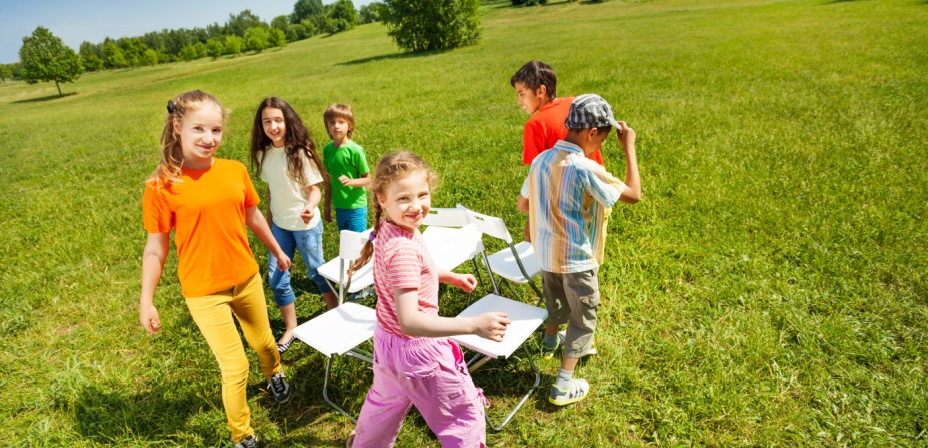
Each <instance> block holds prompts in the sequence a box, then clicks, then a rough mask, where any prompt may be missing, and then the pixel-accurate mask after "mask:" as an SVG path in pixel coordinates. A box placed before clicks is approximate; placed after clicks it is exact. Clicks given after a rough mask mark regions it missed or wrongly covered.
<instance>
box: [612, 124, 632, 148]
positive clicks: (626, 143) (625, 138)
mask: <svg viewBox="0 0 928 448" xmlns="http://www.w3.org/2000/svg"><path fill="white" fill-rule="evenodd" d="M618 123H619V124H620V125H622V129H619V130H618V131H617V132H616V133H615V138H616V139H618V140H619V144H620V145H622V149H624V150H626V151H628V149H629V148H632V149H634V148H635V136H636V135H637V134H635V130H634V129H632V128H630V127H628V125H627V124H625V122H624V121H619V122H618Z"/></svg>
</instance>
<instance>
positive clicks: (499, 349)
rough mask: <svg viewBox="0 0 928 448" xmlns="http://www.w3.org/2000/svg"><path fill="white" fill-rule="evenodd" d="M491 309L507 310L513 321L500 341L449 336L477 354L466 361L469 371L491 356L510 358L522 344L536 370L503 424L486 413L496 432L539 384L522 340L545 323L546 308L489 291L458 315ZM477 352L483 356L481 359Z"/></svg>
mask: <svg viewBox="0 0 928 448" xmlns="http://www.w3.org/2000/svg"><path fill="white" fill-rule="evenodd" d="M490 311H499V312H503V313H506V314H508V315H509V319H510V320H511V321H512V323H511V324H509V326H508V327H506V334H505V335H504V336H503V340H502V341H501V342H496V341H491V340H489V339H484V338H481V337H479V336H476V335H472V334H469V335H461V336H452V337H451V339H452V340H454V341H455V342H457V343H458V344H460V345H462V346H464V347H467V348H469V349H471V350H474V351H476V352H477V353H479V355H478V356H477V357H475V358H473V359H471V361H470V362H468V369H469V370H470V371H471V372H474V371H476V370H477V369H479V368H480V366H482V365H483V364H484V363H486V362H487V361H489V360H491V359H497V358H509V357H510V356H511V355H512V354H513V353H514V352H515V351H516V350H517V349H518V348H519V347H522V351H523V352H524V353H525V358H526V359H528V362H529V364H531V366H532V371H533V372H534V373H535V383H534V384H532V387H530V388H529V389H528V391H527V392H526V393H525V395H523V396H522V399H521V400H519V402H518V403H517V404H516V406H515V407H514V408H513V409H512V410H511V411H509V413H508V414H507V415H506V417H505V418H504V419H503V421H502V423H500V424H499V425H495V424H494V423H493V421H492V420H490V415H489V414H486V420H487V425H489V426H490V427H491V428H493V429H494V430H495V431H499V430H501V429H503V427H504V426H506V424H508V423H509V421H510V420H512V417H513V416H514V415H515V414H516V412H518V411H519V409H520V408H522V405H523V404H525V402H526V401H527V400H528V398H529V397H530V396H531V395H532V393H533V392H534V391H535V389H536V388H538V385H539V384H540V383H541V372H539V371H538V367H536V366H535V362H534V361H533V360H532V358H533V356H532V354H531V353H530V352H529V351H528V348H527V347H526V346H525V341H526V340H528V338H529V337H531V336H532V334H533V333H534V332H535V330H536V329H538V327H539V326H540V325H541V324H542V323H544V321H545V319H546V318H547V317H548V311H547V310H545V309H544V308H539V307H537V306H532V305H529V304H527V303H523V302H517V301H515V300H512V299H507V298H505V297H500V296H498V295H496V294H489V295H487V296H485V297H483V298H482V299H480V300H478V301H476V302H474V304H473V305H471V306H469V307H467V308H466V309H465V310H464V311H462V312H461V313H460V314H458V317H474V316H479V315H481V314H483V313H486V312H490ZM480 355H482V358H481V357H480Z"/></svg>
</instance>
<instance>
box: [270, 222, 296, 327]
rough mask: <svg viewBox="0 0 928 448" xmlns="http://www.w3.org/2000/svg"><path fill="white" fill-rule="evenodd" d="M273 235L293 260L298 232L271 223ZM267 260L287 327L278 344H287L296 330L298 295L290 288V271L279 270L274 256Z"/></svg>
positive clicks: (272, 284)
mask: <svg viewBox="0 0 928 448" xmlns="http://www.w3.org/2000/svg"><path fill="white" fill-rule="evenodd" d="M271 233H272V234H273V235H274V239H275V240H277V244H279V245H280V249H281V250H282V251H284V253H285V254H287V256H288V257H290V258H291V259H293V254H294V252H295V251H296V247H297V237H298V235H297V234H298V232H292V231H289V230H286V229H281V228H280V227H277V225H275V224H274V223H271ZM267 258H268V262H267V279H268V283H270V285H271V290H272V291H273V292H274V303H276V304H277V306H278V307H279V308H280V314H281V316H282V317H283V320H284V325H286V327H287V329H286V331H284V334H283V335H281V337H280V340H279V341H278V342H280V343H287V341H289V340H290V339H291V338H292V337H293V336H292V334H293V329H294V328H296V307H295V306H294V305H293V302H294V301H296V295H295V294H294V293H293V289H292V288H291V287H290V270H289V269H288V270H286V271H280V270H278V269H277V257H275V256H274V254H272V253H270V252H268V257H267Z"/></svg>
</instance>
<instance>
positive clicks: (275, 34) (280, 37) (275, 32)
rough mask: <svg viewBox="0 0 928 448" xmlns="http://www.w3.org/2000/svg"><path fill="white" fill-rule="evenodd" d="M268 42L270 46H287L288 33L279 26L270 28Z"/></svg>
mask: <svg viewBox="0 0 928 448" xmlns="http://www.w3.org/2000/svg"><path fill="white" fill-rule="evenodd" d="M267 44H268V46H270V47H280V48H283V47H286V46H287V35H286V34H284V32H283V31H281V30H279V29H277V28H269V29H268V30H267Z"/></svg>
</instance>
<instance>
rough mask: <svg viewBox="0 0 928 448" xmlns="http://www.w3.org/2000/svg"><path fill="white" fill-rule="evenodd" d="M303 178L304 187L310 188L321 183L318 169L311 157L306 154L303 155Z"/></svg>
mask: <svg viewBox="0 0 928 448" xmlns="http://www.w3.org/2000/svg"><path fill="white" fill-rule="evenodd" d="M303 178H304V179H306V185H310V186H312V185H316V184H318V183H320V182H322V174H321V173H320V172H319V167H317V166H316V162H314V161H313V159H312V157H309V156H307V155H306V154H303Z"/></svg>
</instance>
